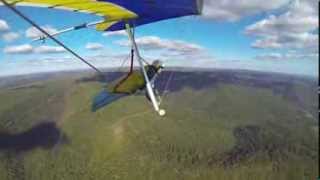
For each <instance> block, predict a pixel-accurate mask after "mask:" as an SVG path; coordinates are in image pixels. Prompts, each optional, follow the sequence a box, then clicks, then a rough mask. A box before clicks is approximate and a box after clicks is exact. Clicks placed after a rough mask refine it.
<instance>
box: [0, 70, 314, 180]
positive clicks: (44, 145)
mask: <svg viewBox="0 0 320 180" xmlns="http://www.w3.org/2000/svg"><path fill="white" fill-rule="evenodd" d="M120 75H121V73H109V74H107V77H108V81H109V80H111V79H114V78H116V77H118V76H120ZM170 76H172V81H171V82H170V83H169V85H168V89H166V90H167V91H169V93H167V94H166V96H165V97H164V102H163V107H164V108H165V109H166V110H167V116H166V117H163V118H161V117H159V116H157V114H156V113H154V112H153V111H152V108H151V105H150V104H149V103H148V101H147V100H146V99H145V97H144V95H135V96H130V97H125V98H122V99H120V100H119V101H117V102H115V103H113V104H111V105H109V106H107V107H105V108H103V109H101V110H100V111H98V112H96V113H93V112H91V110H90V108H91V107H90V105H91V99H92V98H93V97H94V95H95V94H97V93H98V92H99V91H100V90H101V88H102V87H103V85H104V84H103V83H101V82H98V81H96V78H92V77H91V76H86V77H80V76H79V75H76V74H74V75H69V74H68V75H63V74H62V75H60V76H53V77H52V76H49V77H48V78H46V79H41V78H32V79H33V80H28V82H27V83H23V81H19V83H13V82H10V83H9V82H8V83H9V85H10V86H9V85H7V86H5V85H3V86H2V88H1V89H0V99H1V102H0V159H1V160H0V179H3V180H6V179H8V180H9V179H19V180H21V179H27V180H29V179H30V180H38V179H39V180H44V179H46V180H53V179H68V180H72V179H75V180H78V179H84V180H88V179H115V180H116V179H119V180H120V179H137V180H142V179H148V180H149V179H156V180H161V179H163V180H169V179H184V180H186V179H190V180H191V179H192V180H193V179H199V180H203V179H218V180H220V179H226V180H241V179H243V180H250V179H254V180H269V179H270V180H271V179H288V180H289V179H290V180H302V179H315V178H316V177H318V173H319V172H318V160H319V154H318V151H319V146H318V141H319V137H318V129H319V124H318V119H317V118H316V117H317V107H318V104H317V99H316V98H317V91H316V90H317V85H316V81H315V80H313V79H310V78H306V77H293V76H289V75H280V74H266V73H257V72H247V71H244V72H242V71H215V72H174V73H173V75H172V74H171V73H170V72H165V73H164V74H163V75H162V76H161V77H160V79H159V81H158V84H157V86H158V88H159V89H160V90H162V91H163V88H164V87H165V85H166V83H167V80H168V79H169V78H170ZM8 83H7V84H8Z"/></svg>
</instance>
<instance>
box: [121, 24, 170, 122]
mask: <svg viewBox="0 0 320 180" xmlns="http://www.w3.org/2000/svg"><path fill="white" fill-rule="evenodd" d="M125 26H126V31H127V33H128V36H129V40H130V42H131V45H132V47H133V49H134V52H135V54H136V57H137V59H138V61H139V65H140V68H141V71H142V73H143V76H144V78H145V81H146V89H147V92H148V95H149V97H150V100H151V102H152V105H153V108H154V110H155V111H157V112H158V113H159V115H160V116H164V115H165V114H166V111H165V110H163V109H160V107H159V103H158V102H157V99H156V96H155V93H154V90H153V88H152V85H151V82H150V80H149V78H148V75H147V72H146V70H145V68H144V64H143V59H142V57H141V56H140V52H139V49H138V45H137V43H136V41H135V39H134V37H133V33H132V29H131V26H130V25H129V24H128V23H126V25H125Z"/></svg>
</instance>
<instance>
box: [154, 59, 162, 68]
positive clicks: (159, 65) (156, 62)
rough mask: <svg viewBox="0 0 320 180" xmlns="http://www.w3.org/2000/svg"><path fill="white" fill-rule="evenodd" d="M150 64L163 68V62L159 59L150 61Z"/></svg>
mask: <svg viewBox="0 0 320 180" xmlns="http://www.w3.org/2000/svg"><path fill="white" fill-rule="evenodd" d="M152 65H153V66H154V67H156V68H157V69H161V68H163V63H162V61H160V60H155V61H153V62H152Z"/></svg>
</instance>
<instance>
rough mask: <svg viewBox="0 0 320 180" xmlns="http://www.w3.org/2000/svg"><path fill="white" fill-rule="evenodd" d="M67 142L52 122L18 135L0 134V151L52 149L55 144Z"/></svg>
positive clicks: (65, 137)
mask: <svg viewBox="0 0 320 180" xmlns="http://www.w3.org/2000/svg"><path fill="white" fill-rule="evenodd" d="M68 141H69V140H68V138H67V136H66V135H65V134H64V133H62V131H61V130H60V129H59V128H58V127H57V126H56V124H55V123H54V122H46V123H42V124H39V125H37V126H35V127H33V128H31V129H29V130H27V131H25V132H22V133H18V134H10V133H0V151H15V152H17V153H19V152H26V151H30V150H33V149H36V148H43V149H52V148H53V147H54V146H55V145H56V144H59V143H63V144H65V143H68Z"/></svg>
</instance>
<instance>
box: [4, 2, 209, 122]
mask: <svg viewBox="0 0 320 180" xmlns="http://www.w3.org/2000/svg"><path fill="white" fill-rule="evenodd" d="M0 2H2V4H4V5H5V6H7V7H8V8H9V9H11V10H12V11H13V12H14V13H16V14H17V15H19V16H20V17H21V18H23V19H24V20H26V21H27V22H29V23H30V24H32V25H33V26H34V27H35V28H37V29H38V30H39V31H41V32H42V33H43V34H44V36H42V37H40V38H39V39H42V40H44V39H46V38H49V39H51V40H53V41H54V42H56V43H57V44H58V45H60V46H61V47H63V48H64V49H66V50H67V51H68V52H70V53H71V54H73V55H74V56H75V57H76V58H78V59H79V60H81V61H82V62H84V63H86V64H87V65H88V66H90V67H91V68H92V69H94V70H95V71H97V72H98V73H99V74H103V73H102V72H101V71H100V70H99V69H97V68H96V67H95V66H93V65H92V64H91V63H89V62H88V61H86V60H85V59H84V58H82V57H81V56H80V55H78V54H77V53H75V52H74V51H72V50H71V49H70V48H68V47H67V46H66V45H64V44H63V43H62V42H61V41H59V40H58V39H56V38H55V37H54V36H56V35H59V34H62V33H65V32H69V31H73V30H78V29H82V28H87V27H91V26H95V28H96V30H98V31H118V30H126V31H127V33H128V37H129V40H130V42H131V46H132V50H131V53H132V57H133V55H135V56H136V59H137V61H138V62H139V66H140V68H141V72H142V75H143V77H144V80H145V89H146V90H147V95H148V99H150V101H151V102H152V105H153V107H154V109H155V111H156V112H158V113H159V115H160V116H163V115H165V110H163V109H160V107H159V106H160V100H159V99H157V98H156V96H155V90H154V84H153V83H154V82H153V81H152V80H151V79H149V77H148V74H147V72H146V69H145V64H147V63H146V61H145V60H144V59H143V58H142V56H141V55H140V52H139V49H138V45H137V43H136V41H135V37H134V28H135V27H137V26H140V25H144V24H148V23H153V22H157V21H161V20H166V19H171V18H177V17H182V16H189V15H200V14H201V12H202V7H203V0H0ZM0 5H1V4H0ZM15 6H33V7H43V8H49V9H63V10H69V11H74V12H81V13H89V14H94V15H97V16H100V17H102V20H101V21H97V22H90V23H84V24H81V25H78V26H75V27H71V28H67V29H64V30H61V31H59V32H57V33H55V34H49V33H48V32H46V31H45V30H44V29H43V28H41V27H40V26H39V25H38V24H36V23H35V22H34V21H32V20H31V19H30V18H29V17H27V16H25V15H24V14H23V13H22V12H21V11H19V10H18V9H17V8H15ZM131 66H132V62H131Z"/></svg>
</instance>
